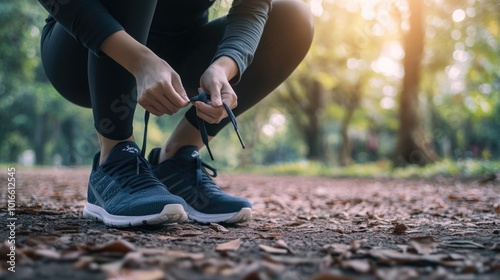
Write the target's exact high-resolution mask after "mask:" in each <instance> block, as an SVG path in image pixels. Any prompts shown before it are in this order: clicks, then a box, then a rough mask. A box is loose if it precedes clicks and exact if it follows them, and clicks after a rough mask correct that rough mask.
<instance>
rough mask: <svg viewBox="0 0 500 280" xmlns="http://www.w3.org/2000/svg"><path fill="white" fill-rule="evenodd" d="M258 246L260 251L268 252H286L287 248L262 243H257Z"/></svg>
mask: <svg viewBox="0 0 500 280" xmlns="http://www.w3.org/2000/svg"><path fill="white" fill-rule="evenodd" d="M259 248H260V249H261V250H262V251H264V252H266V253H269V254H286V253H288V250H286V249H280V248H274V247H271V246H267V245H262V244H260V245H259Z"/></svg>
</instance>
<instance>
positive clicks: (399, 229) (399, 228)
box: [392, 223, 408, 234]
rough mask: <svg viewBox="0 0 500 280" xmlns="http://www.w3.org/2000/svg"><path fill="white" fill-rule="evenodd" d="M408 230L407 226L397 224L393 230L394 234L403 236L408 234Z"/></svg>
mask: <svg viewBox="0 0 500 280" xmlns="http://www.w3.org/2000/svg"><path fill="white" fill-rule="evenodd" d="M407 229H408V227H407V226H406V225H405V224H402V223H396V224H395V225H394V229H393V230H392V233H393V234H403V233H405V232H406V230H407Z"/></svg>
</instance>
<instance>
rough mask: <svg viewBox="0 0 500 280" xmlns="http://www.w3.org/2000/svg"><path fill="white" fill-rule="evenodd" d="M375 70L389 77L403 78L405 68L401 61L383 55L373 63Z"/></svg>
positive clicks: (372, 66)
mask: <svg viewBox="0 0 500 280" xmlns="http://www.w3.org/2000/svg"><path fill="white" fill-rule="evenodd" d="M371 68H372V70H373V71H375V72H377V73H380V74H383V75H384V76H387V77H395V78H398V79H401V78H403V74H404V70H403V67H402V66H401V64H400V63H398V62H397V61H395V60H394V59H392V58H390V57H387V56H381V57H379V58H378V59H377V60H375V61H374V62H372V64H371Z"/></svg>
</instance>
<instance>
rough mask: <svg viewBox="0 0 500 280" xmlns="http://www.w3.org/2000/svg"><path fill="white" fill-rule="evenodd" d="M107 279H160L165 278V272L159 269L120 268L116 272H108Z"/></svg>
mask: <svg viewBox="0 0 500 280" xmlns="http://www.w3.org/2000/svg"><path fill="white" fill-rule="evenodd" d="M107 279H108V280H125V279H126V280H160V279H165V272H163V270H160V269H153V270H130V269H122V270H120V271H119V272H117V273H109V274H108V278H107Z"/></svg>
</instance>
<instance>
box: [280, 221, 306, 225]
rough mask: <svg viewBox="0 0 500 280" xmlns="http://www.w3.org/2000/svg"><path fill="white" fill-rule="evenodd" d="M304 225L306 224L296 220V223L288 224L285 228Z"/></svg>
mask: <svg viewBox="0 0 500 280" xmlns="http://www.w3.org/2000/svg"><path fill="white" fill-rule="evenodd" d="M305 223H306V222H305V221H301V220H297V221H294V222H291V223H288V224H286V225H285V226H287V227H297V226H300V225H303V224H305Z"/></svg>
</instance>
